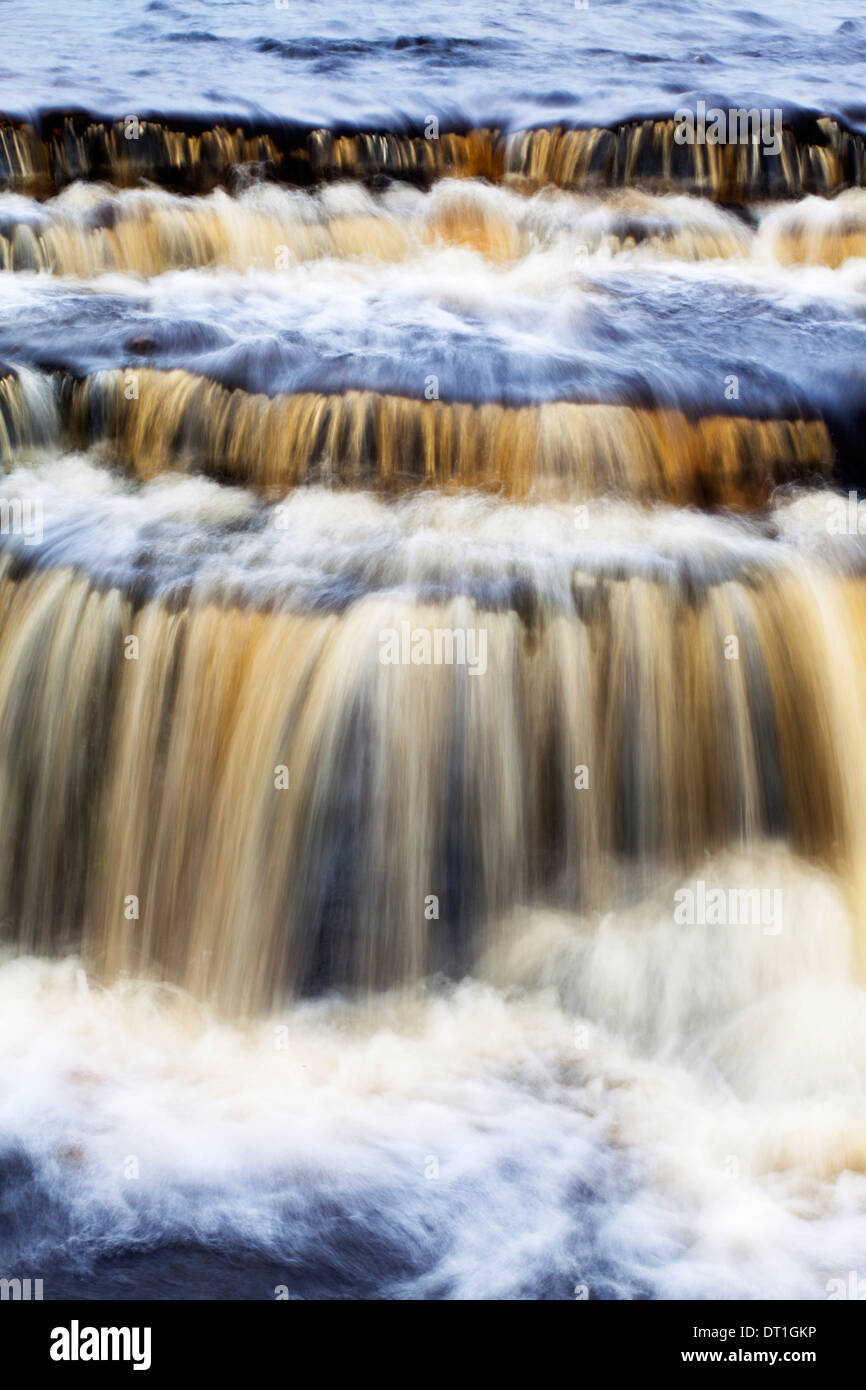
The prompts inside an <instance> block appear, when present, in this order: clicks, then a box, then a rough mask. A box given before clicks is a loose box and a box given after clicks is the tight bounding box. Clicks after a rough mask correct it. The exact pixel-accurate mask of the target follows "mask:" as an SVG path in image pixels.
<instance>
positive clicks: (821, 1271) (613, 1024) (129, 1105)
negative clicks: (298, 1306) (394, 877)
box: [0, 847, 866, 1298]
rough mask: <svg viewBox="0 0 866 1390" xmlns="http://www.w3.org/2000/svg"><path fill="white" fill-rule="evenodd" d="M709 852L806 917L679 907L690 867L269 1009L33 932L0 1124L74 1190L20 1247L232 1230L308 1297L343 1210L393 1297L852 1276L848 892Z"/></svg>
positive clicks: (854, 1159) (20, 980)
mask: <svg viewBox="0 0 866 1390" xmlns="http://www.w3.org/2000/svg"><path fill="white" fill-rule="evenodd" d="M704 872H705V877H706V879H707V881H708V883H709V884H710V885H721V886H726V885H731V884H743V883H747V884H750V885H754V884H756V883H758V882H760V883H762V884H766V883H772V884H777V885H779V886H780V891H781V893H782V900H783V904H784V910H783V917H782V929H781V930H780V931H779V932H778V933H777V934H768V933H765V932H764V931H763V930H762V928H761V926H760V924H745V925H742V926H739V927H737V926H730V925H729V926H715V927H713V926H704V927H701V926H692V927H689V926H679V925H677V924H676V923H675V922H674V921H673V918H672V903H673V897H672V894H673V892H674V891H676V889H677V887H678V885H677V884H675V883H671V884H670V885H669V888H670V892H671V896H668V895H667V894H665V893H664V892H663V891H662V890H659V892H658V893H657V895H656V896H655V898H654V899H653V900H652V901H651V902H644V903H642V904H640V905H639V906H636V907H634V908H632V909H629V910H627V911H625V912H621V913H617V914H609V915H608V916H606V917H603V918H601V919H592V920H591V919H579V918H576V917H567V916H560V917H557V916H552V915H549V914H517V917H516V918H515V920H512V921H509V922H508V923H503V924H502V937H501V940H500V942H499V944H498V946H497V947H496V948H495V949H493V950H492V951H491V954H490V957H489V958H488V961H487V964H486V966H485V968H484V970H482V971H481V972H480V974H479V976H478V977H477V978H476V979H474V980H469V979H467V980H465V981H464V982H463V983H462V984H458V985H455V986H452V987H448V988H446V987H444V986H443V987H441V988H437V987H430V988H429V989H427V990H426V991H424V992H422V993H421V994H417V993H409V994H400V993H398V994H392V995H385V996H381V995H380V996H376V997H374V998H372V999H368V1000H366V1001H364V1002H355V1003H351V1002H348V1001H346V1000H344V999H341V998H339V997H337V996H334V997H330V998H327V999H322V1000H319V1001H318V1002H315V1003H308V1004H304V1005H296V1006H293V1007H292V1008H291V1009H290V1010H289V1011H287V1012H277V1013H275V1014H273V1015H272V1016H271V1017H269V1018H267V1019H262V1020H260V1021H258V1022H256V1023H251V1024H249V1025H247V1026H244V1027H242V1026H235V1027H228V1026H224V1025H219V1024H217V1023H216V1022H215V1021H214V1020H213V1019H212V1018H211V1017H210V1016H209V1014H208V1012H207V1010H206V1009H203V1008H202V1007H201V1006H198V1005H196V1004H194V1003H193V1002H192V1001H191V1000H190V999H189V998H188V997H186V996H184V995H182V994H180V993H177V992H174V991H170V990H166V989H165V988H160V987H157V986H149V985H147V984H144V983H141V982H139V983H135V982H132V981H127V982H125V983H120V984H117V985H115V986H113V987H112V988H109V989H106V988H101V987H98V986H96V985H95V984H93V983H88V981H87V980H86V979H85V977H84V974H83V972H82V971H81V970H80V969H79V968H78V967H77V965H76V962H75V961H74V960H72V959H70V960H66V961H54V962H47V961H35V960H32V959H18V960H14V961H11V960H10V961H7V963H5V964H4V965H3V966H2V968H0V1001H2V1008H0V1045H2V1048H3V1054H4V1057H5V1058H6V1063H5V1065H4V1072H3V1077H2V1081H0V1129H2V1132H3V1133H4V1134H5V1135H7V1136H9V1135H14V1136H15V1140H16V1143H17V1145H18V1150H19V1153H20V1152H22V1151H23V1152H24V1153H25V1154H26V1155H27V1158H28V1160H29V1161H30V1162H31V1163H32V1164H33V1165H34V1167H35V1169H36V1171H37V1172H38V1174H39V1176H40V1179H41V1180H42V1181H43V1182H45V1183H49V1184H50V1185H51V1187H52V1190H53V1203H54V1211H53V1219H52V1222H49V1223H43V1227H42V1228H41V1229H37V1230H35V1231H33V1232H30V1231H28V1230H27V1229H26V1228H24V1229H23V1230H22V1226H24V1223H21V1226H20V1227H19V1240H18V1246H17V1249H15V1250H13V1251H10V1250H9V1249H7V1250H6V1251H4V1254H5V1256H6V1262H7V1264H8V1262H9V1259H10V1257H14V1258H15V1259H17V1263H19V1264H21V1263H23V1262H26V1261H29V1262H30V1265H29V1266H28V1267H35V1266H39V1267H46V1268H47V1270H48V1271H49V1277H50V1271H51V1269H52V1268H53V1269H55V1270H56V1269H57V1268H58V1267H63V1266H64V1264H72V1265H75V1266H77V1267H78V1268H79V1269H87V1268H88V1267H89V1266H90V1265H92V1264H93V1262H94V1261H97V1260H98V1259H100V1258H106V1257H114V1258H119V1257H122V1256H123V1255H124V1254H127V1253H129V1252H130V1251H138V1252H139V1253H140V1252H141V1251H146V1250H159V1249H160V1247H161V1246H162V1245H163V1244H167V1245H171V1244H172V1243H175V1244H177V1243H179V1244H183V1243H185V1242H186V1243H188V1244H191V1245H196V1244H198V1245H201V1246H203V1247H205V1248H207V1247H209V1246H210V1245H213V1244H215V1243H217V1244H219V1245H220V1246H221V1247H222V1248H223V1249H228V1250H230V1249H231V1248H233V1247H234V1246H243V1248H244V1249H246V1250H247V1251H250V1250H253V1251H256V1252H258V1254H259V1256H260V1257H261V1258H262V1259H263V1260H265V1259H266V1260H267V1261H268V1262H269V1264H268V1268H269V1269H270V1270H271V1271H273V1270H277V1271H279V1270H280V1269H281V1268H282V1269H284V1271H285V1273H284V1277H280V1276H279V1274H277V1275H274V1274H273V1273H272V1275H271V1277H272V1278H277V1281H278V1282H279V1283H282V1284H284V1285H285V1286H286V1287H287V1288H288V1290H289V1292H290V1294H292V1295H293V1296H300V1297H304V1296H305V1295H307V1294H309V1293H310V1291H311V1289H315V1288H318V1287H319V1285H318V1284H317V1283H316V1281H317V1279H318V1280H321V1279H322V1278H326V1276H325V1275H323V1274H322V1270H323V1269H324V1268H326V1267H329V1261H331V1262H335V1263H336V1265H339V1263H340V1261H341V1260H342V1259H343V1258H344V1257H345V1251H342V1247H341V1244H340V1242H341V1240H343V1239H344V1237H345V1230H346V1227H345V1224H344V1225H343V1227H342V1230H341V1227H340V1223H339V1222H337V1223H336V1224H335V1222H334V1219H333V1217H334V1213H335V1212H339V1213H342V1214H343V1218H344V1222H345V1220H348V1221H349V1225H350V1228H351V1223H352V1222H353V1221H354V1223H355V1227H354V1229H355V1231H356V1233H357V1234H358V1235H359V1237H360V1239H361V1246H360V1249H359V1250H356V1251H354V1253H353V1255H352V1260H354V1261H356V1263H355V1265H354V1266H353V1268H352V1271H351V1273H352V1278H353V1279H354V1280H355V1287H356V1288H357V1287H375V1288H376V1289H377V1291H378V1292H379V1293H385V1294H387V1295H390V1296H397V1297H413V1298H414V1297H424V1296H431V1295H432V1296H441V1294H442V1293H446V1294H448V1295H450V1296H453V1297H457V1298H497V1297H536V1296H538V1295H539V1292H541V1293H542V1294H543V1293H545V1292H547V1293H552V1294H554V1295H556V1296H560V1297H570V1296H573V1295H574V1288H575V1287H577V1289H578V1293H579V1294H580V1291H581V1289H582V1288H583V1287H585V1288H586V1289H588V1291H589V1296H591V1297H599V1296H600V1297H635V1296H646V1295H650V1296H654V1297H667V1298H684V1297H697V1298H702V1297H714V1298H717V1297H723V1298H724V1297H728V1298H752V1297H763V1298H821V1297H827V1292H828V1283H829V1281H830V1280H832V1279H835V1278H839V1279H845V1280H847V1279H848V1276H849V1271H851V1270H859V1271H860V1273H861V1274H862V1272H863V1266H864V1261H866V1217H864V1214H863V1213H864V1209H866V1118H864V1117H866V1109H864V1100H866V1011H864V1002H866V1001H864V995H863V990H862V987H861V986H860V984H859V983H858V982H857V979H856V975H855V972H854V968H853V965H852V947H851V931H850V925H849V922H848V918H847V914H846V910H845V906H844V903H843V901H842V898H841V896H840V894H839V891H838V889H837V888H836V887H835V886H834V884H833V882H832V881H831V880H830V879H829V878H826V877H824V876H823V875H821V874H820V873H818V872H816V871H813V870H807V869H805V868H804V867H803V866H802V865H799V866H798V865H797V864H796V863H795V861H793V860H792V859H791V858H790V857H789V856H788V855H787V854H786V853H785V852H783V851H781V850H780V849H778V848H774V847H767V848H766V850H764V851H762V852H757V853H755V854H753V855H750V856H749V857H748V859H743V858H736V857H728V858H724V859H720V860H716V861H714V862H709V861H708V863H707V866H706V869H705V871H704ZM131 1160H134V1165H135V1174H136V1175H135V1176H130V1161H131ZM329 1213H330V1215H329ZM350 1213H354V1215H350ZM398 1249H402V1250H403V1251H406V1250H408V1251H411V1252H412V1267H411V1268H408V1269H407V1268H405V1267H401V1263H400V1259H399V1257H398V1255H397V1253H396V1252H397V1250H398ZM341 1251H342V1253H341ZM365 1252H366V1253H365ZM365 1261H366V1264H365ZM327 1277H331V1279H332V1282H333V1280H334V1279H335V1278H337V1276H336V1275H334V1274H333V1270H332V1272H331V1275H330V1276H327ZM338 1282H339V1280H338ZM831 1287H832V1286H831ZM262 1296H269V1294H268V1292H267V1291H266V1292H263V1294H262Z"/></svg>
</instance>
